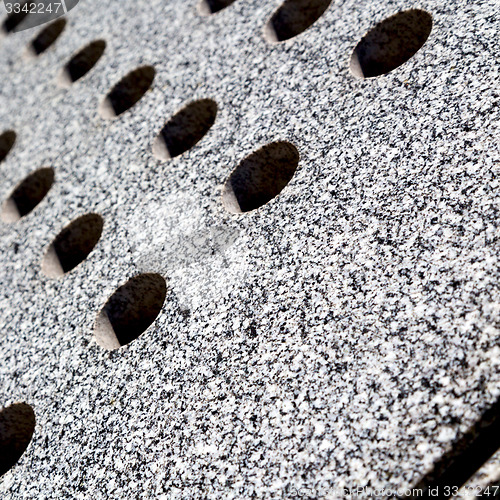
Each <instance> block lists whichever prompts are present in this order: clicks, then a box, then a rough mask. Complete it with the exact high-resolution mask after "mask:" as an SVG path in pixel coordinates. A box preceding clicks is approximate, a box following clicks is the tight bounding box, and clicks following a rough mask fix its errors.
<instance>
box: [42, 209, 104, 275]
mask: <svg viewBox="0 0 500 500" xmlns="http://www.w3.org/2000/svg"><path fill="white" fill-rule="evenodd" d="M103 226H104V221H103V219H102V217H101V216H100V215H98V214H87V215H83V216H82V217H79V218H78V219H76V220H74V221H73V222H72V223H71V224H69V226H67V227H66V228H64V229H63V230H62V231H61V232H60V233H59V235H58V236H57V237H56V239H55V240H54V242H53V243H52V245H50V247H49V249H48V250H47V253H46V254H45V257H44V259H43V261H42V272H43V273H44V274H45V275H46V276H48V277H50V278H58V277H60V276H63V275H64V274H66V273H67V272H69V271H71V270H72V269H74V268H75V267H76V266H78V264H80V263H81V262H83V261H84V260H85V259H86V258H87V257H88V255H89V254H90V252H91V251H92V250H93V249H94V247H95V246H96V245H97V243H98V241H99V239H100V238H101V234H102V228H103Z"/></svg>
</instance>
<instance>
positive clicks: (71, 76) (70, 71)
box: [59, 40, 106, 86]
mask: <svg viewBox="0 0 500 500" xmlns="http://www.w3.org/2000/svg"><path fill="white" fill-rule="evenodd" d="M105 49H106V42H105V41H104V40H96V41H94V42H92V43H90V44H89V45H87V46H86V47H84V48H83V49H82V50H80V52H78V53H77V54H76V55H74V56H73V57H72V58H71V60H70V61H69V62H68V63H67V64H66V66H65V67H64V68H63V71H62V74H61V76H60V80H59V81H60V83H61V84H62V85H63V86H65V85H68V84H72V83H74V82H76V81H78V80H80V78H82V77H84V76H85V75H86V74H87V73H88V72H89V71H90V70H91V69H92V68H93V67H94V66H95V65H96V64H97V62H98V61H99V59H100V58H101V57H102V55H103V54H104V50H105Z"/></svg>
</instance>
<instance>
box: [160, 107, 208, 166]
mask: <svg viewBox="0 0 500 500" xmlns="http://www.w3.org/2000/svg"><path fill="white" fill-rule="evenodd" d="M216 116H217V104H216V103H215V102H214V101H212V100H211V99H201V100H199V101H194V102H192V103H190V104H188V105H187V106H185V107H184V108H182V109H181V110H180V111H179V112H178V113H176V114H175V115H174V116H173V117H172V118H171V119H170V120H169V121H168V122H167V124H166V125H165V126H164V127H163V129H162V131H161V132H160V134H159V135H158V137H157V138H156V140H155V142H154V144H153V152H154V154H155V156H156V157H157V158H159V159H160V160H168V159H169V158H174V157H175V156H179V155H180V154H182V153H184V152H186V151H188V150H189V149H191V148H192V147H193V146H195V145H196V144H197V143H198V142H199V141H200V140H201V139H202V138H203V136H204V135H205V134H206V133H207V132H208V131H209V130H210V128H211V127H212V125H213V124H214V122H215V117H216Z"/></svg>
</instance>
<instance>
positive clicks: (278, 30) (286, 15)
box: [265, 0, 331, 42]
mask: <svg viewBox="0 0 500 500" xmlns="http://www.w3.org/2000/svg"><path fill="white" fill-rule="evenodd" d="M330 3H331V0H286V1H285V2H284V3H283V4H282V5H281V7H279V9H278V10H277V11H276V12H275V13H274V14H273V15H272V17H271V19H270V21H269V22H268V23H267V25H266V28H265V36H266V39H267V40H268V41H270V42H282V41H285V40H289V39H290V38H293V37H295V36H297V35H299V34H300V33H302V32H303V31H305V30H306V29H307V28H309V27H310V26H311V25H312V24H314V23H315V22H316V21H317V20H318V19H319V18H320V17H321V16H322V15H323V14H324V12H325V11H326V9H327V8H328V6H329V5H330Z"/></svg>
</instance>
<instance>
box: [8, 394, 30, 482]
mask: <svg viewBox="0 0 500 500" xmlns="http://www.w3.org/2000/svg"><path fill="white" fill-rule="evenodd" d="M34 430H35V413H34V412H33V409H32V408H31V406H30V405H27V404H25V403H16V404H13V405H11V406H8V407H7V408H4V409H3V410H2V411H0V476H2V475H4V474H5V473H6V472H7V471H8V470H9V469H11V468H12V467H13V466H14V465H15V464H16V463H17V461H18V460H19V459H20V458H21V456H22V454H23V453H24V452H25V451H26V448H27V447H28V445H29V443H30V441H31V438H32V437H33V432H34Z"/></svg>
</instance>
